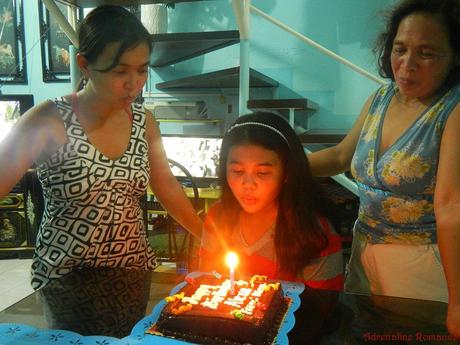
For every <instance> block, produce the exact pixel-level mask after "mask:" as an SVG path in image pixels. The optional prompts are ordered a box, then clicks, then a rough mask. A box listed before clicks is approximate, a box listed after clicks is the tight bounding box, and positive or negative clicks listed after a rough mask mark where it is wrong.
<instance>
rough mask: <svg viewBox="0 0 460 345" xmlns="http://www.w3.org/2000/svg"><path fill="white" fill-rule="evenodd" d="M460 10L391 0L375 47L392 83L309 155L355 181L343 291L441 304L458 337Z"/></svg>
mask: <svg viewBox="0 0 460 345" xmlns="http://www.w3.org/2000/svg"><path fill="white" fill-rule="evenodd" d="M459 14H460V2H459V1H458V0H420V1H419V0H408V1H404V2H401V3H400V4H399V5H398V6H396V7H395V8H394V9H393V10H392V12H391V13H390V16H389V17H388V18H389V20H388V23H387V30H386V31H385V32H384V33H383V34H382V35H381V37H380V40H379V41H378V45H377V49H376V51H377V52H378V54H379V65H380V73H381V75H382V76H384V77H387V78H390V79H391V82H390V83H389V84H387V85H384V86H382V87H381V88H380V89H379V90H378V91H377V92H376V93H375V94H373V95H372V96H371V97H370V98H369V99H368V101H367V102H366V104H365V105H364V107H363V109H362V111H361V114H360V115H359V117H358V119H357V121H356V123H355V125H354V126H353V128H352V129H351V130H350V132H349V133H348V134H347V136H346V137H345V138H344V139H343V140H342V142H340V143H339V144H338V145H336V146H335V147H331V148H328V149H325V150H322V151H319V152H316V153H313V154H311V155H309V157H308V158H309V159H310V162H311V167H312V171H313V174H314V175H317V176H331V175H334V174H337V173H341V172H344V171H347V170H351V172H352V174H353V176H354V178H355V179H356V183H357V185H358V188H359V197H360V210H359V216H358V219H357V221H356V224H355V228H354V240H353V246H352V255H351V259H350V262H349V265H348V270H347V275H346V283H345V288H346V290H348V291H351V292H356V293H367V294H376V295H387V296H398V297H409V298H418V299H425V300H434V301H442V302H448V303H449V305H448V316H447V327H448V329H449V331H450V332H451V333H452V334H453V335H455V336H460V265H459V264H458V262H460V151H459V147H460V135H459V134H458V133H459V131H460V106H459V105H458V102H459V100H460V86H459V81H460V69H459V58H460V15H459ZM438 244H439V249H438ZM441 258H442V262H441ZM446 278H447V279H446Z"/></svg>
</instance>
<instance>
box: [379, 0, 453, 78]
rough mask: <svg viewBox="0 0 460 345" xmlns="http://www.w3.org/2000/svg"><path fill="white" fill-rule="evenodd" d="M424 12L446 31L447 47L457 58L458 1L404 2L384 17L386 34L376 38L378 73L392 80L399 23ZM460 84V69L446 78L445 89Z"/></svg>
mask: <svg viewBox="0 0 460 345" xmlns="http://www.w3.org/2000/svg"><path fill="white" fill-rule="evenodd" d="M416 12H424V13H427V14H430V15H434V16H437V17H438V18H440V22H441V23H443V24H444V25H445V27H446V29H447V33H448V36H449V43H450V46H451V48H452V50H453V52H454V55H455V56H456V57H460V1H459V0H405V1H402V2H401V3H400V4H398V5H397V6H396V7H394V8H392V9H391V10H390V11H389V12H388V13H387V15H386V17H387V21H386V22H387V24H386V30H385V31H384V32H383V33H382V34H381V35H380V36H379V38H378V40H377V42H376V45H375V48H374V51H375V53H376V54H377V57H378V64H379V73H380V75H381V76H382V77H385V78H391V79H392V80H394V75H393V71H392V69H391V50H392V49H393V41H394V39H395V37H396V34H397V32H398V27H399V24H400V23H401V21H402V20H403V19H404V18H405V17H407V16H408V15H410V14H413V13H416ZM459 81H460V66H457V67H455V68H454V69H453V70H452V71H451V72H450V74H449V76H448V77H447V80H446V82H445V85H446V86H451V85H454V84H457V83H458V82H459Z"/></svg>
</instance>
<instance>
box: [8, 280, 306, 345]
mask: <svg viewBox="0 0 460 345" xmlns="http://www.w3.org/2000/svg"><path fill="white" fill-rule="evenodd" d="M203 274H209V273H202V272H192V273H190V274H189V275H188V276H189V277H192V278H196V277H199V276H200V275H203ZM185 284H186V282H182V283H180V284H178V285H176V286H175V287H174V288H173V289H172V290H171V293H170V294H171V295H173V294H175V293H177V292H178V291H179V290H180V289H181V288H182V287H184V286H185ZM281 284H282V286H283V291H284V294H285V296H286V297H289V298H290V299H291V303H290V306H289V308H288V310H287V312H286V316H285V317H284V319H283V322H282V324H281V326H280V329H279V332H278V336H277V338H276V341H275V345H287V344H288V343H289V341H288V337H287V334H288V332H289V331H290V330H291V329H292V328H293V327H294V323H295V317H294V312H295V311H296V310H297V309H298V308H299V306H300V297H299V295H300V294H301V293H302V291H303V290H304V285H303V284H301V283H293V282H284V281H282V282H281ZM165 305H166V301H164V300H162V301H161V302H159V303H158V304H157V305H156V306H155V307H154V308H153V310H152V313H151V314H150V315H148V316H146V317H144V318H143V319H141V320H140V321H139V322H138V323H137V324H136V325H135V326H134V328H133V330H132V331H131V334H130V335H128V336H127V337H124V338H122V339H118V338H113V337H106V336H83V335H80V334H78V333H75V332H71V331H65V330H58V329H41V328H36V327H32V326H28V325H24V324H18V323H0V344H2V345H50V344H59V345H61V344H63V345H64V344H65V345H138V344H139V345H179V344H190V343H188V342H185V341H182V340H177V339H173V338H168V337H163V336H156V335H151V334H146V333H145V331H146V330H147V329H148V328H150V327H151V326H152V325H153V324H154V323H155V322H156V321H157V319H158V317H159V316H160V313H161V311H162V310H163V308H164V306H165Z"/></svg>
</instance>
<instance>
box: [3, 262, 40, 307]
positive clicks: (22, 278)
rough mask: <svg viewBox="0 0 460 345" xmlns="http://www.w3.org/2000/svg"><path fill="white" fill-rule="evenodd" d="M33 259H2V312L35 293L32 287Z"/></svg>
mask: <svg viewBox="0 0 460 345" xmlns="http://www.w3.org/2000/svg"><path fill="white" fill-rule="evenodd" d="M31 264H32V259H0V310H3V309H5V308H7V307H9V306H10V305H12V304H14V303H16V302H17V301H19V300H21V299H22V298H24V297H26V296H27V295H29V294H31V293H32V292H33V289H32V287H31V286H30V266H31Z"/></svg>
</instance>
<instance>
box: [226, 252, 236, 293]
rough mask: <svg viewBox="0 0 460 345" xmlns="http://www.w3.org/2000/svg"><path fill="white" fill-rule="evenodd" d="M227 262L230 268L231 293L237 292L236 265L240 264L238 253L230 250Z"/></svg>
mask: <svg viewBox="0 0 460 345" xmlns="http://www.w3.org/2000/svg"><path fill="white" fill-rule="evenodd" d="M225 263H226V264H227V266H228V268H229V269H230V293H231V294H232V295H233V294H234V293H235V267H236V266H237V265H238V255H236V253H234V252H229V253H228V254H227V256H226V257H225Z"/></svg>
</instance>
